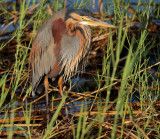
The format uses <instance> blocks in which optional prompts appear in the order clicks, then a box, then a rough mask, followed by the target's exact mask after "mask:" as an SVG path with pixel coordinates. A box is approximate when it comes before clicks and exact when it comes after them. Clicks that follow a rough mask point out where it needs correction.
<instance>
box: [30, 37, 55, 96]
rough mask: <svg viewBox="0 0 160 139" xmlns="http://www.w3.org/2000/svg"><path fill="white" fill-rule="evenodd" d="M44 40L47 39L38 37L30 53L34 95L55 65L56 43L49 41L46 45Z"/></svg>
mask: <svg viewBox="0 0 160 139" xmlns="http://www.w3.org/2000/svg"><path fill="white" fill-rule="evenodd" d="M43 40H45V38H42V37H40V35H39V36H37V37H36V39H35V41H34V42H33V45H32V49H31V53H30V64H31V66H32V90H33V93H34V92H36V89H37V87H38V85H39V83H40V81H41V79H42V77H43V76H45V75H47V74H48V73H49V72H50V71H51V69H52V68H53V65H54V63H55V56H54V41H52V40H48V41H49V44H47V43H48V42H46V43H45V42H43Z"/></svg>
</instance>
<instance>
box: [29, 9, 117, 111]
mask: <svg viewBox="0 0 160 139" xmlns="http://www.w3.org/2000/svg"><path fill="white" fill-rule="evenodd" d="M91 14H92V13H91V12H90V11H88V10H84V9H83V10H82V9H66V10H61V11H59V12H57V13H55V14H54V15H53V16H51V17H50V18H49V19H48V20H47V21H46V22H45V23H44V24H43V25H42V26H41V27H40V29H39V31H38V33H37V35H36V37H35V40H34V41H33V44H32V48H31V52H30V57H29V61H30V65H31V68H32V77H31V78H32V94H33V95H34V94H35V92H36V91H37V90H38V87H39V86H40V82H42V80H43V82H44V84H43V85H44V87H45V94H46V106H47V107H48V86H49V82H48V78H56V77H58V76H59V77H60V78H59V81H58V85H59V90H60V94H61V96H62V97H63V92H62V84H63V79H69V78H70V77H71V75H72V73H73V72H75V71H77V67H78V65H79V63H80V62H81V61H82V59H83V58H85V56H86V54H87V53H88V51H89V48H90V44H91V29H90V26H103V27H115V26H113V25H111V24H108V23H106V22H102V21H100V20H98V19H95V18H93V17H91ZM47 113H49V110H47Z"/></svg>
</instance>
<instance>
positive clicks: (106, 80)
mask: <svg viewBox="0 0 160 139" xmlns="http://www.w3.org/2000/svg"><path fill="white" fill-rule="evenodd" d="M2 3H3V4H4V5H3V6H2V7H1V9H0V10H1V15H0V16H2V17H3V19H4V18H6V21H5V22H3V21H2V23H6V24H9V23H11V22H12V20H14V19H15V20H16V21H17V25H18V26H17V27H16V29H15V31H14V32H12V37H11V38H10V39H5V40H1V41H0V42H1V45H0V50H1V57H2V58H1V59H2V60H1V61H0V69H1V71H0V72H1V73H0V76H1V79H0V88H1V89H0V90H1V95H0V123H1V124H0V133H1V134H0V136H7V137H8V138H12V137H13V136H15V135H16V136H17V137H18V135H20V136H25V137H26V138H32V137H39V138H53V137H57V138H58V137H63V138H76V139H78V138H151V137H155V138H159V137H160V130H159V128H160V126H159V120H160V115H159V108H160V107H159V105H158V103H159V102H160V100H159V93H160V90H159V88H160V86H159V84H160V81H159V78H160V77H159V76H160V74H159V73H160V72H159V71H160V66H159V64H160V63H159V61H160V43H159V37H158V36H159V34H160V27H159V26H158V25H157V24H156V22H158V19H159V17H160V14H159V9H160V5H158V4H156V1H150V2H148V3H146V2H143V3H141V1H138V3H137V5H136V8H134V10H133V9H130V7H129V6H130V5H131V3H127V2H126V1H112V2H111V3H110V2H106V3H109V4H110V5H107V7H105V6H106V5H105V2H104V15H99V14H95V15H94V16H96V17H101V18H102V19H106V18H107V17H109V19H111V22H112V23H113V24H114V25H116V26H117V28H116V29H99V28H94V29H93V40H94V41H93V43H92V50H91V51H92V52H96V53H97V55H96V56H93V59H89V58H88V59H89V60H88V61H89V65H90V68H91V70H94V72H85V74H87V75H90V77H92V78H94V80H95V82H96V87H95V88H94V91H88V90H85V89H83V88H82V90H83V92H82V93H78V92H76V93H75V92H73V91H72V89H71V88H73V86H74V85H75V84H74V85H73V86H72V84H69V83H68V85H67V83H66V85H67V89H66V94H67V95H65V97H64V98H63V99H62V100H61V98H57V97H56V95H55V96H52V97H51V98H52V99H51V100H50V102H51V104H52V106H51V107H50V112H51V114H52V115H51V119H50V121H49V122H46V117H45V114H44V113H45V106H44V104H45V101H44V100H45V95H43V94H42V95H43V96H41V97H38V98H36V99H33V98H31V97H30V95H31V82H30V72H29V71H28V56H29V52H30V48H31V45H32V42H33V40H34V37H35V34H36V32H37V30H38V28H39V27H40V26H41V25H42V23H43V22H44V21H45V20H46V19H47V18H49V16H50V15H49V13H48V11H47V6H46V3H47V1H41V2H40V5H39V6H37V8H35V9H34V8H33V10H31V9H30V6H32V7H34V6H36V4H37V3H36V2H35V1H33V3H32V5H31V1H28V0H27V1H26V0H23V2H22V3H21V5H20V11H19V12H14V11H13V10H12V9H15V8H14V7H15V4H14V3H13V4H12V5H11V6H10V10H9V9H7V6H6V5H5V3H4V1H2ZM63 4H64V1H63V0H62V1H58V0H55V1H54V2H53V3H52V4H51V7H52V8H53V12H57V11H58V10H59V9H63V6H64V5H63ZM71 4H72V5H73V8H87V7H92V1H91V0H88V1H83V0H82V1H79V0H77V1H74V2H71ZM133 4H135V3H133ZM67 6H68V7H69V5H67ZM89 9H90V8H89ZM111 9H114V16H113V15H108V13H110V10H111ZM129 10H132V11H134V14H133V13H132V14H131V13H130V12H129ZM6 13H9V17H8V15H7V14H6ZM151 15H152V17H151ZM16 17H17V18H16ZM107 19H108V18H107ZM137 24H138V25H137ZM155 24H156V25H155ZM155 28H156V29H155ZM5 33H6V32H3V34H1V35H5ZM104 34H106V35H105V37H104V38H103V36H104ZM97 35H99V38H96V37H97ZM101 38H102V39H101ZM10 49H11V50H12V49H13V50H14V53H13V52H12V51H10ZM6 54H8V55H10V54H14V58H13V59H8V60H6V62H7V63H11V64H5V61H3V58H4V57H5V55H6ZM98 55H99V56H98ZM90 56H92V53H91V54H90ZM98 59H100V62H99V61H98ZM152 59H154V60H152ZM13 61H14V62H13ZM95 65H96V69H95ZM99 65H100V66H99ZM95 70H96V71H95ZM82 76H83V74H82ZM76 84H78V83H76ZM68 86H69V87H68ZM49 91H50V92H52V94H56V93H53V92H58V88H57V87H53V86H50V89H49ZM50 94H51V93H50ZM113 95H114V96H113ZM70 98H72V99H70ZM111 98H112V99H111ZM113 98H114V99H113ZM42 99H44V100H42ZM65 100H67V105H68V108H69V109H72V104H75V107H77V110H78V111H79V112H75V113H74V112H73V113H70V119H68V121H67V120H64V114H63V110H64V101H65ZM87 102H90V103H89V104H88V103H87ZM40 105H42V106H41V107H39V106H40Z"/></svg>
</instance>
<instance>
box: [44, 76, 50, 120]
mask: <svg viewBox="0 0 160 139" xmlns="http://www.w3.org/2000/svg"><path fill="white" fill-rule="evenodd" d="M44 86H45V94H46V109H47V111H46V115H47V120H48V121H49V105H48V86H49V82H48V76H46V77H45V79H44Z"/></svg>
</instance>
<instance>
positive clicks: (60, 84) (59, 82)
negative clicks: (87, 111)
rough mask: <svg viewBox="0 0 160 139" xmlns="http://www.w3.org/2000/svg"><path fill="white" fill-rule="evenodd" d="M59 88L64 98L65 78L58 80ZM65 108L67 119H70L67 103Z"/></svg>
mask: <svg viewBox="0 0 160 139" xmlns="http://www.w3.org/2000/svg"><path fill="white" fill-rule="evenodd" d="M58 86H59V92H60V94H61V96H62V98H63V96H64V94H63V77H62V76H61V77H60V78H59V80H58ZM64 107H65V112H66V119H68V109H67V106H66V101H65V102H64Z"/></svg>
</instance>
